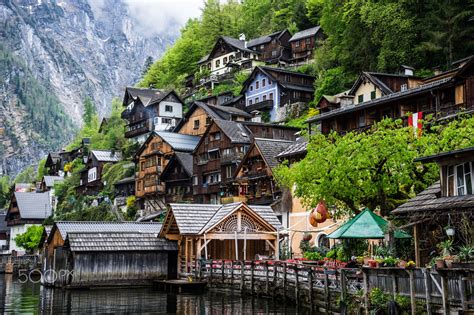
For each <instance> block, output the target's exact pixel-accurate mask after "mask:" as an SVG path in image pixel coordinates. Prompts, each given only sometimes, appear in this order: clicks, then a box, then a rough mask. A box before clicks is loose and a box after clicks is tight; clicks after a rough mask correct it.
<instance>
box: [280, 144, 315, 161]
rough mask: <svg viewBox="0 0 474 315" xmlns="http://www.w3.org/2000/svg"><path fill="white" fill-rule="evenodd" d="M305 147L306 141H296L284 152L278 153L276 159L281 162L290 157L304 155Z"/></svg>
mask: <svg viewBox="0 0 474 315" xmlns="http://www.w3.org/2000/svg"><path fill="white" fill-rule="evenodd" d="M307 146H308V141H306V140H303V141H296V142H295V143H293V144H291V145H289V146H288V147H287V148H286V149H285V150H283V151H282V152H280V153H279V154H278V155H277V159H280V160H283V159H285V158H288V157H290V156H294V155H299V154H305V153H306V147H307Z"/></svg>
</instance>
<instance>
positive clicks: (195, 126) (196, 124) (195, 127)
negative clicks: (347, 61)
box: [194, 117, 209, 129]
mask: <svg viewBox="0 0 474 315" xmlns="http://www.w3.org/2000/svg"><path fill="white" fill-rule="evenodd" d="M208 118H209V117H208ZM194 129H199V119H195V120H194Z"/></svg>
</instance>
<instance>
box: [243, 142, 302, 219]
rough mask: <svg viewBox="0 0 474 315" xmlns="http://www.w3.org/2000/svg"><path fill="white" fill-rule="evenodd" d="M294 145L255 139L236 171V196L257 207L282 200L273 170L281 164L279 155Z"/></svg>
mask: <svg viewBox="0 0 474 315" xmlns="http://www.w3.org/2000/svg"><path fill="white" fill-rule="evenodd" d="M292 144H294V141H288V140H278V139H263V138H255V140H254V141H253V143H252V145H251V146H250V149H249V150H248V152H247V153H246V154H245V156H244V157H243V158H242V162H240V164H239V166H238V167H237V169H236V171H235V182H236V184H237V185H238V186H237V187H236V188H237V189H236V191H235V193H236V195H238V196H242V197H245V199H246V200H247V203H248V204H256V205H270V204H272V203H274V202H275V201H276V200H278V199H280V198H281V191H280V189H279V187H278V185H277V184H276V183H275V181H274V179H273V172H272V170H273V169H274V168H275V167H276V166H278V164H279V163H278V160H277V155H278V154H279V153H280V152H282V151H284V150H285V149H287V148H288V147H289V146H290V145H292ZM285 221H286V222H288V220H287V218H286V220H285ZM282 222H283V221H282ZM283 225H284V226H287V225H285V224H283Z"/></svg>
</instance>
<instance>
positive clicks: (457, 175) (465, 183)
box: [446, 162, 474, 197]
mask: <svg viewBox="0 0 474 315" xmlns="http://www.w3.org/2000/svg"><path fill="white" fill-rule="evenodd" d="M472 164H473V163H472V162H466V163H463V164H459V165H449V166H448V167H447V172H446V176H447V179H446V195H447V196H449V197H450V196H464V195H472V194H473V193H472V192H473V190H474V187H473V182H474V178H473V177H474V176H473V172H472V167H473V165H472Z"/></svg>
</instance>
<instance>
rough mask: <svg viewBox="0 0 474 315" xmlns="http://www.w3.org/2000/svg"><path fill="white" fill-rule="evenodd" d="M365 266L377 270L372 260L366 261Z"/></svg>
mask: <svg viewBox="0 0 474 315" xmlns="http://www.w3.org/2000/svg"><path fill="white" fill-rule="evenodd" d="M367 265H368V266H369V267H370V268H377V262H376V261H375V260H373V259H369V260H368V261H367Z"/></svg>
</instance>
